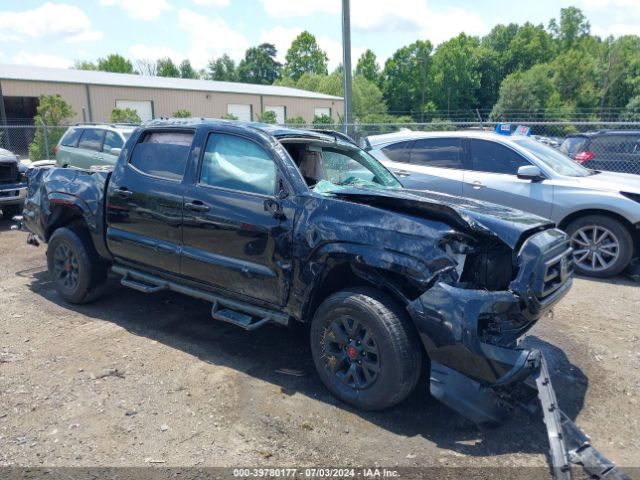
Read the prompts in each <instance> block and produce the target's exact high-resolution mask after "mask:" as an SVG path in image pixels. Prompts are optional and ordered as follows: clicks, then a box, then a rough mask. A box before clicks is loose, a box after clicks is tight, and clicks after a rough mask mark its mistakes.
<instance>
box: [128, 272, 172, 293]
mask: <svg viewBox="0 0 640 480" xmlns="http://www.w3.org/2000/svg"><path fill="white" fill-rule="evenodd" d="M128 277H129V274H128V273H125V274H124V277H122V279H121V280H120V283H121V284H122V285H123V286H125V287H129V288H133V289H134V290H137V291H139V292H142V293H157V292H160V291H162V290H168V289H169V287H168V286H167V284H166V283H163V284H160V285H147V284H146V283H141V282H137V281H135V280H131V279H130V278H128Z"/></svg>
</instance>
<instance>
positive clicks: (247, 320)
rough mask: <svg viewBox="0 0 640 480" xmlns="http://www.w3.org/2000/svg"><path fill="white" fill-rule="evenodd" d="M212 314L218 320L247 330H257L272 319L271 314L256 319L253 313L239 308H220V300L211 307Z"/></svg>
mask: <svg viewBox="0 0 640 480" xmlns="http://www.w3.org/2000/svg"><path fill="white" fill-rule="evenodd" d="M211 316H212V317H213V318H215V319H216V320H221V321H223V322H227V323H231V324H233V325H235V326H237V327H240V328H244V329H245V330H255V329H256V328H260V327H262V326H263V325H266V324H267V323H269V322H270V321H271V320H272V318H271V316H267V317H264V318H258V319H256V317H253V316H252V315H249V314H245V313H242V312H238V311H237V310H231V309H229V308H220V305H219V304H218V302H213V306H212V307H211Z"/></svg>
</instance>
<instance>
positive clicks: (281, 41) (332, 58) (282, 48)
mask: <svg viewBox="0 0 640 480" xmlns="http://www.w3.org/2000/svg"><path fill="white" fill-rule="evenodd" d="M303 31H304V29H303V28H302V27H291V28H285V27H275V28H272V29H271V30H263V31H262V32H260V43H265V42H266V43H273V44H274V45H275V46H276V48H277V49H278V56H277V60H278V61H279V62H281V63H285V56H286V54H287V50H289V47H290V46H291V42H293V40H294V39H295V38H296V37H297V36H298V35H300V34H301V33H302V32H303ZM316 41H317V42H318V45H319V46H320V48H321V49H322V50H324V51H325V52H326V53H327V57H329V72H331V71H332V70H334V69H335V68H336V67H337V66H338V65H339V64H341V63H342V43H341V42H340V41H337V40H334V39H333V38H331V37H329V36H327V35H320V36H319V37H316ZM365 50H366V48H363V47H354V46H352V47H351V62H352V63H353V66H354V68H355V62H356V61H357V60H358V57H359V56H360V55H362V54H363V53H364V51H365Z"/></svg>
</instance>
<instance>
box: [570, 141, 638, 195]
mask: <svg viewBox="0 0 640 480" xmlns="http://www.w3.org/2000/svg"><path fill="white" fill-rule="evenodd" d="M560 151H561V152H562V153H564V154H565V155H568V156H569V157H571V158H572V159H574V160H575V161H576V162H578V163H579V164H580V165H583V166H584V167H586V168H592V169H595V170H606V171H611V172H622V173H633V174H636V175H640V131H638V130H619V131H613V130H602V131H599V132H588V133H575V134H571V135H568V136H567V138H565V140H564V142H562V145H561V146H560ZM636 178H637V181H638V182H640V177H636Z"/></svg>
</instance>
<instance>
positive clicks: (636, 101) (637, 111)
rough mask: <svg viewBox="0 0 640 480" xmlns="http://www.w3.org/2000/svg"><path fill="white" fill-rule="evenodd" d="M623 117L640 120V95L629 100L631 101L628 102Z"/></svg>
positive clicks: (628, 119)
mask: <svg viewBox="0 0 640 480" xmlns="http://www.w3.org/2000/svg"><path fill="white" fill-rule="evenodd" d="M621 119H622V120H626V121H630V122H640V95H638V96H636V97H633V98H632V99H631V100H629V103H627V106H626V107H625V109H624V112H623V113H622V115H621Z"/></svg>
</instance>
